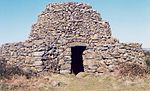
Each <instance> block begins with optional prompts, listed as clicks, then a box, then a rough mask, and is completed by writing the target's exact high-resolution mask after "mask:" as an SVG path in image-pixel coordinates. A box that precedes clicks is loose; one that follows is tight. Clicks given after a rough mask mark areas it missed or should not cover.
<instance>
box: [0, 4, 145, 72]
mask: <svg viewBox="0 0 150 91" xmlns="http://www.w3.org/2000/svg"><path fill="white" fill-rule="evenodd" d="M0 56H3V57H4V58H5V59H6V60H8V62H7V63H8V64H10V65H17V66H19V67H20V68H22V69H23V70H31V71H34V72H43V71H50V72H57V73H70V72H73V73H78V72H80V71H86V72H92V73H104V72H112V71H114V69H115V68H116V67H117V65H119V64H121V63H124V62H129V63H137V64H139V65H145V62H144V53H143V50H142V48H141V45H140V44H138V43H130V44H125V43H120V42H119V40H117V39H115V38H113V36H112V34H111V28H110V25H109V23H108V22H107V21H104V20H103V19H102V18H101V16H100V13H98V12H97V11H94V10H93V9H92V7H91V6H89V5H87V4H83V3H76V2H68V3H51V4H48V5H47V6H46V9H45V10H44V11H43V12H42V13H41V14H40V15H39V16H38V20H37V23H35V24H34V25H33V26H32V31H31V33H30V35H29V38H28V39H27V40H25V42H18V43H7V44H4V45H2V47H1V48H0ZM76 58H78V59H76ZM75 60H78V61H80V62H77V61H75ZM74 62H75V63H74ZM76 64H77V65H76Z"/></svg>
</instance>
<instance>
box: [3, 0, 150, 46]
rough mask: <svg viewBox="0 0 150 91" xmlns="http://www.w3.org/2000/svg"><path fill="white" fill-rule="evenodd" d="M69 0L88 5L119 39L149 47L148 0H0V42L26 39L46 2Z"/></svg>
mask: <svg viewBox="0 0 150 91" xmlns="http://www.w3.org/2000/svg"><path fill="white" fill-rule="evenodd" d="M71 1H73V2H82V3H87V4H89V5H91V6H92V7H93V9H94V10H96V11H97V12H99V13H100V14H101V17H102V18H103V20H106V21H108V22H109V24H110V27H111V31H112V36H113V37H115V38H117V39H119V40H120V42H124V43H130V42H138V43H141V44H143V46H142V47H143V48H150V37H149V36H150V0H0V45H1V44H4V43H12V42H20V41H24V40H26V39H27V38H28V35H29V34H30V31H31V26H32V25H33V24H34V23H36V21H37V17H38V15H39V14H40V13H41V12H42V11H43V10H44V9H45V7H46V5H47V4H48V3H56V2H57V3H58V2H71Z"/></svg>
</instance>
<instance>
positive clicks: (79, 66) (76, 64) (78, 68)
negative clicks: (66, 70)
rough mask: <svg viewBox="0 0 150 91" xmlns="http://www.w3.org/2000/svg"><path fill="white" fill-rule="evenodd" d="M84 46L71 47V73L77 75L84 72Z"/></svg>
mask: <svg viewBox="0 0 150 91" xmlns="http://www.w3.org/2000/svg"><path fill="white" fill-rule="evenodd" d="M85 49H86V46H73V47H71V73H73V74H75V75H77V74H78V73H79V72H84V67H83V57H82V54H83V52H84V50H85Z"/></svg>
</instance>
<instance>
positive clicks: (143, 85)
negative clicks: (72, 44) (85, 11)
mask: <svg viewBox="0 0 150 91" xmlns="http://www.w3.org/2000/svg"><path fill="white" fill-rule="evenodd" d="M54 81H57V82H59V84H58V85H56V86H53V85H52V82H54ZM149 89H150V80H149V79H148V78H143V79H134V80H126V79H122V78H119V77H116V76H94V75H86V76H84V77H82V78H77V77H76V76H74V75H71V74H68V75H60V74H50V75H44V76H40V77H34V78H31V79H26V78H25V77H23V76H15V77H13V78H12V79H9V80H8V79H6V80H1V81H0V91H149Z"/></svg>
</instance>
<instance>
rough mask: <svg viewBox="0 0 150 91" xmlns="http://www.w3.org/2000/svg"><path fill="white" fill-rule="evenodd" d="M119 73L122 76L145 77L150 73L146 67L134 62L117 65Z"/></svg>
mask: <svg viewBox="0 0 150 91" xmlns="http://www.w3.org/2000/svg"><path fill="white" fill-rule="evenodd" d="M118 70H119V75H120V76H122V77H131V78H132V77H133V78H134V77H145V76H146V75H148V74H150V70H149V68H148V67H143V66H141V65H138V64H134V63H124V64H121V65H119V69H118Z"/></svg>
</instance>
